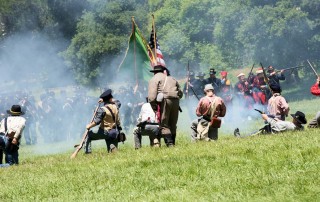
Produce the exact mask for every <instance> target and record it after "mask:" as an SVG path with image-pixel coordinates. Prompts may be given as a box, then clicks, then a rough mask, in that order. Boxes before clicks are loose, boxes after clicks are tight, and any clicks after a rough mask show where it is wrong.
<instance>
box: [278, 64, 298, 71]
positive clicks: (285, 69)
mask: <svg viewBox="0 0 320 202" xmlns="http://www.w3.org/2000/svg"><path fill="white" fill-rule="evenodd" d="M300 67H304V65H299V66H295V67H288V68H284V69H280V70H277V71H276V72H280V71H282V70H283V71H287V70H290V69H297V68H300Z"/></svg>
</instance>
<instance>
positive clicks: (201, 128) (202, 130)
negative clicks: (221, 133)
mask: <svg viewBox="0 0 320 202" xmlns="http://www.w3.org/2000/svg"><path fill="white" fill-rule="evenodd" d="M208 99H209V98H208ZM209 100H210V99H209ZM216 100H217V97H215V98H214V100H213V101H212V102H211V100H210V102H211V105H210V110H211V116H210V120H211V121H210V122H209V121H207V120H205V119H203V118H201V119H200V121H199V123H198V126H197V139H200V140H201V139H205V138H208V132H209V128H210V126H211V122H212V117H213V114H214V112H215V110H216ZM220 123H221V120H220Z"/></svg>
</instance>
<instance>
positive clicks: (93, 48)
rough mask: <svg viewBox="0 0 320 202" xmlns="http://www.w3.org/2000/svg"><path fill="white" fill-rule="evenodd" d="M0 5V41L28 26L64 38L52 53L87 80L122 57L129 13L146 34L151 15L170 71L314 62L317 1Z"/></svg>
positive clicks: (69, 0) (319, 42)
mask: <svg viewBox="0 0 320 202" xmlns="http://www.w3.org/2000/svg"><path fill="white" fill-rule="evenodd" d="M0 5H1V7H0V43H1V41H3V40H5V39H6V38H7V37H10V36H11V35H13V34H16V33H24V32H26V31H28V32H30V31H31V32H32V33H43V34H45V35H47V36H48V37H49V39H50V40H52V41H53V42H55V41H57V40H60V39H64V40H65V41H66V43H65V45H64V46H62V47H61V49H60V50H58V52H59V53H57V54H59V55H60V56H61V57H63V58H64V60H65V62H66V68H68V69H70V70H71V71H72V72H73V73H74V75H75V77H76V79H77V81H78V82H79V83H82V84H87V85H90V84H93V83H94V82H95V80H96V79H98V78H99V77H103V76H105V74H106V70H107V69H108V68H111V67H110V64H114V65H115V66H116V65H117V64H119V63H120V59H119V58H121V57H122V56H123V55H124V52H125V50H126V47H127V42H128V38H129V34H130V32H131V16H134V17H135V21H136V22H137V24H138V25H139V28H140V29H141V31H142V32H143V33H144V35H145V37H146V38H147V40H148V38H149V35H150V32H151V14H154V16H155V22H156V31H157V36H158V40H159V43H160V46H161V50H162V52H163V55H164V58H165V61H166V63H167V65H168V67H169V68H170V69H171V70H172V71H173V72H177V71H180V70H181V69H182V67H183V65H186V64H187V62H188V61H190V62H191V63H190V64H191V66H193V67H194V68H197V69H198V70H207V69H208V67H214V68H217V69H218V70H228V69H233V68H237V67H247V66H251V65H252V64H253V63H254V62H256V63H257V62H262V63H264V64H266V65H274V66H276V67H290V66H295V65H298V64H301V63H302V61H305V60H306V59H310V60H312V61H314V62H316V63H317V62H319V57H318V56H319V54H320V23H319V22H320V12H318V11H319V10H320V4H319V1H318V0H183V1H177V0H113V1H105V0H0ZM0 54H1V53H0ZM116 58H118V60H119V61H116V62H115V59H116Z"/></svg>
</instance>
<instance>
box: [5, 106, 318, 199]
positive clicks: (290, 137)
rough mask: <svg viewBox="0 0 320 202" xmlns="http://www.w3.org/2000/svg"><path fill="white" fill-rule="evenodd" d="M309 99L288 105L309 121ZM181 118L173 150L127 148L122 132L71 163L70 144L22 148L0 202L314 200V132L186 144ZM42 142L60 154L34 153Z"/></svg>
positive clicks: (226, 137) (222, 136)
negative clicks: (114, 145) (112, 143)
mask: <svg viewBox="0 0 320 202" xmlns="http://www.w3.org/2000/svg"><path fill="white" fill-rule="evenodd" d="M316 103H318V102H317V100H310V101H306V102H295V103H290V106H291V109H292V112H293V111H296V110H300V109H304V110H302V111H305V112H306V113H307V115H308V118H311V117H312V116H313V115H314V114H315V110H316V109H315V106H317V105H316ZM307 106H309V107H307ZM184 119H185V118H184V117H181V120H184ZM181 122H183V121H180V125H179V128H178V129H179V131H180V132H179V134H178V140H177V145H176V147H174V148H166V147H162V148H149V147H148V146H147V145H145V146H144V147H143V148H142V149H140V150H134V149H133V146H132V137H130V136H129V140H128V142H127V143H126V144H124V145H122V144H121V145H120V150H119V152H118V153H116V154H107V152H106V149H105V146H104V142H103V141H97V142H93V153H92V154H90V155H84V154H83V151H81V152H80V153H79V154H78V156H77V157H76V158H75V159H73V160H71V159H70V155H71V153H72V152H73V150H72V145H73V144H74V142H68V143H64V145H61V144H55V145H47V146H45V147H43V148H41V147H40V148H39V147H35V146H24V145H23V146H22V147H21V149H20V162H21V163H20V165H19V166H12V167H9V168H5V169H0V176H1V178H0V179H1V180H0V187H1V191H0V201H75V200H79V201H319V198H320V186H319V185H320V179H319V168H320V158H319V156H320V149H319V148H320V137H319V131H320V130H319V129H306V130H305V131H302V132H287V133H283V134H277V135H268V136H254V137H248V138H241V139H237V138H234V137H233V135H232V134H230V133H224V132H221V133H220V138H219V140H218V141H217V142H198V143H191V142H190V140H189V126H188V125H184V126H182V125H183V124H182V123H181ZM186 122H188V121H186ZM258 123H259V124H258ZM253 124H254V125H253V126H252V128H255V127H256V128H259V127H260V126H261V122H258V121H254V122H253ZM221 131H224V130H221ZM227 131H228V130H227ZM143 140H144V142H145V143H146V144H147V142H148V140H147V138H146V137H145V138H144V139H143ZM65 146H67V148H70V149H69V150H68V151H64V150H63V149H64V148H65ZM48 147H51V149H52V150H54V149H58V150H60V151H64V152H61V153H60V154H50V155H49V154H46V155H45V152H42V153H40V154H37V155H36V154H35V152H36V151H38V150H46V149H48ZM60 147H61V148H60Z"/></svg>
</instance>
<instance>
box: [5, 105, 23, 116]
mask: <svg viewBox="0 0 320 202" xmlns="http://www.w3.org/2000/svg"><path fill="white" fill-rule="evenodd" d="M7 113H8V114H11V115H12V116H20V115H23V114H24V112H22V111H21V106H20V105H12V107H11V109H10V110H7Z"/></svg>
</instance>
